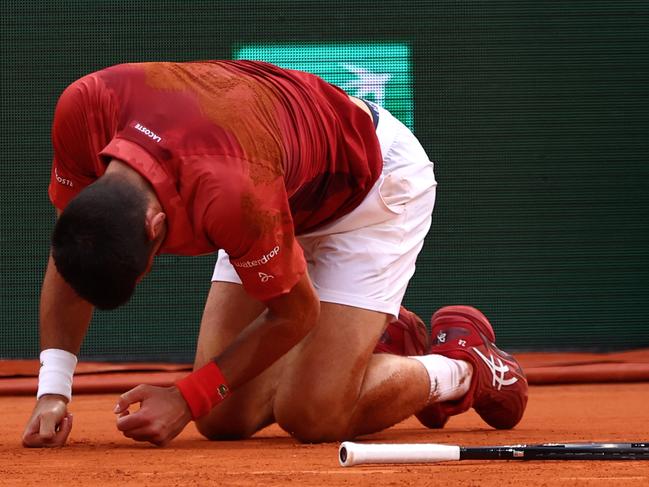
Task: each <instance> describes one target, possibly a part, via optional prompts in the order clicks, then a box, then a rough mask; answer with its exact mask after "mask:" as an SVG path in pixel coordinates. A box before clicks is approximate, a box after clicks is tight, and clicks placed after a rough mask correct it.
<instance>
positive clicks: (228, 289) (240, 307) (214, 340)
mask: <svg viewBox="0 0 649 487" xmlns="http://www.w3.org/2000/svg"><path fill="white" fill-rule="evenodd" d="M263 310H264V305H263V304H262V303H260V302H259V301H256V300H255V299H253V298H251V297H250V296H248V295H247V294H246V293H245V291H244V290H243V287H242V286H241V285H239V284H232V283H226V282H213V283H212V287H211V288H210V292H209V295H208V298H207V302H206V304H205V310H204V312H203V318H202V321H201V330H200V334H199V336H198V345H197V348H196V359H195V361H194V369H197V368H200V367H202V366H203V365H205V364H206V363H207V362H209V361H210V360H211V359H212V358H214V357H216V356H217V355H218V354H220V353H221V352H222V351H223V350H224V349H225V348H226V347H227V346H228V345H229V344H230V343H231V342H232V341H233V340H234V339H235V337H236V336H237V335H238V334H239V333H240V332H241V330H243V329H244V328H245V327H246V326H248V325H249V324H250V323H251V322H252V321H253V320H254V319H255V318H257V316H259V315H260V314H261V313H262V312H263ZM274 375H276V374H275V373H274V368H273V367H271V368H270V369H268V370H266V371H265V372H264V373H263V374H261V375H260V376H259V377H257V378H256V379H254V380H252V381H250V382H249V383H248V384H246V385H245V386H243V387H241V388H239V389H238V390H237V391H235V392H234V394H233V395H232V396H231V397H230V398H228V400H227V401H225V402H224V403H223V404H221V405H219V407H217V408H214V409H213V410H212V411H211V413H210V414H208V415H207V416H205V417H203V418H201V419H200V420H199V421H197V423H196V426H197V427H198V430H199V431H200V432H201V433H202V434H203V435H205V436H206V437H207V438H210V439H237V438H245V437H247V436H250V435H252V434H253V433H255V431H257V430H259V429H261V428H263V427H264V426H266V425H268V424H270V423H272V422H273V418H272V414H273V413H272V398H273V396H274V388H272V387H270V386H265V387H264V384H272V383H274V380H273V379H272V377H273V376H274Z"/></svg>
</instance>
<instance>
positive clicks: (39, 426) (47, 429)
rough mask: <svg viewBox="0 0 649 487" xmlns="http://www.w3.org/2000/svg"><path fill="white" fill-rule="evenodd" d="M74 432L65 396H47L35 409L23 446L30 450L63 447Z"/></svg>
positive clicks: (25, 433)
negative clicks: (72, 431) (71, 432)
mask: <svg viewBox="0 0 649 487" xmlns="http://www.w3.org/2000/svg"><path fill="white" fill-rule="evenodd" d="M71 430H72V415H71V414H70V413H68V407H67V401H66V399H65V398H64V397H63V396H58V395H55V394H47V395H45V396H42V397H41V398H40V399H39V400H38V401H37V402H36V406H35V407H34V412H33V413H32V416H31V418H29V421H28V422H27V426H26V427H25V431H24V432H23V446H26V447H30V448H41V447H55V446H63V445H64V444H65V442H66V440H67V439H68V435H69V434H70V431H71Z"/></svg>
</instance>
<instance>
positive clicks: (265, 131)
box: [49, 61, 382, 300]
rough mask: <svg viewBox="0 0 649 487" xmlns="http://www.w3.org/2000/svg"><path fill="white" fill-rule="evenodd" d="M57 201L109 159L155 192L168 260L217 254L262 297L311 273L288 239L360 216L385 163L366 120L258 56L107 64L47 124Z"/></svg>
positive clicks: (336, 94) (327, 91) (341, 96)
mask: <svg viewBox="0 0 649 487" xmlns="http://www.w3.org/2000/svg"><path fill="white" fill-rule="evenodd" d="M52 143H53V147H54V161H53V164H52V175H51V182H50V186H49V195H50V199H51V200H52V202H53V204H54V205H55V206H56V207H57V208H59V209H64V208H65V206H66V205H67V204H68V202H69V201H70V199H72V198H73V197H74V196H75V195H77V194H78V193H79V192H80V191H81V190H82V189H83V188H84V187H86V186H88V185H89V184H91V183H92V182H93V181H95V180H96V179H97V178H99V177H100V176H101V175H102V174H104V172H105V169H106V166H107V164H108V162H110V160H111V159H112V158H115V159H119V160H121V161H123V162H125V163H126V164H128V165H129V166H130V167H132V168H133V169H135V170H136V171H138V173H139V174H141V175H142V176H143V177H144V178H146V179H147V180H148V181H149V182H150V183H151V185H152V186H153V188H154V190H155V192H156V194H157V197H158V199H159V200H160V203H161V204H162V206H163V208H164V211H165V213H166V215H167V222H168V233H167V237H166V239H165V242H164V243H163V245H162V248H161V252H162V253H173V254H181V255H199V254H204V253H210V252H214V251H216V250H218V249H224V250H225V251H226V252H227V253H228V254H229V256H230V258H231V261H232V264H233V265H234V267H235V269H236V270H237V273H238V274H239V276H240V277H241V280H242V282H243V285H244V287H245V289H246V290H247V291H248V292H249V293H250V294H251V295H252V296H254V297H256V298H257V299H260V300H267V299H270V298H273V297H275V296H278V295H280V294H283V293H285V292H288V291H289V290H290V289H291V288H292V287H293V286H294V285H295V284H296V283H297V281H298V280H299V278H300V276H301V275H302V274H303V273H304V272H305V270H306V263H305V260H304V256H303V254H302V250H301V248H300V246H299V244H298V243H297V241H296V240H295V235H299V234H301V233H306V232H309V231H312V230H314V229H316V228H318V227H320V226H322V225H324V224H327V223H329V222H331V221H333V220H336V219H337V218H340V217H341V216H343V215H345V214H346V213H348V212H350V211H351V210H352V209H354V208H355V207H356V206H358V204H360V202H361V201H362V200H363V198H364V197H365V195H366V194H367V193H368V192H369V190H370V189H371V187H372V185H373V184H374V182H375V181H376V180H377V178H378V176H379V174H380V172H381V167H382V159H381V152H380V147H379V144H378V140H377V139H376V134H375V131H374V127H373V124H372V121H371V119H370V117H369V116H368V115H367V114H366V113H365V112H364V111H363V110H361V109H360V108H359V107H357V106H356V105H355V104H354V103H353V102H351V101H350V100H349V98H348V97H347V95H346V94H345V93H344V92H342V91H341V90H340V89H338V88H336V87H334V86H332V85H330V84H328V83H326V82H324V81H323V80H321V79H320V78H318V77H316V76H313V75H310V74H307V73H302V72H298V71H291V70H285V69H281V68H278V67H276V66H273V65H271V64H267V63H262V62H253V61H213V62H191V63H142V64H123V65H118V66H113V67H110V68H107V69H104V70H101V71H98V72H96V73H92V74H90V75H88V76H85V77H83V78H81V79H79V80H78V81H76V82H74V83H72V84H71V85H70V86H69V87H68V88H67V89H66V90H65V91H64V92H63V94H62V95H61V97H60V99H59V102H58V104H57V107H56V111H55V115H54V123H53V128H52Z"/></svg>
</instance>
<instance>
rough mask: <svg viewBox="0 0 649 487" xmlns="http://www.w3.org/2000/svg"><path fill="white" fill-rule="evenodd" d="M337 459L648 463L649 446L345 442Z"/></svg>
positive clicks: (350, 463) (349, 463) (352, 462)
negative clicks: (619, 461) (633, 461)
mask: <svg viewBox="0 0 649 487" xmlns="http://www.w3.org/2000/svg"><path fill="white" fill-rule="evenodd" d="M338 458H339V460H340V465H342V466H343V467H351V466H353V465H362V464H369V463H434V462H448V461H457V460H649V442H639V443H544V444H540V445H504V446H457V445H438V444H434V443H420V444H417V443H415V444H412V443H411V444H398V443H396V444H377V443H375V444H370V443H353V442H350V441H345V442H343V443H341V445H340V448H339V449H338Z"/></svg>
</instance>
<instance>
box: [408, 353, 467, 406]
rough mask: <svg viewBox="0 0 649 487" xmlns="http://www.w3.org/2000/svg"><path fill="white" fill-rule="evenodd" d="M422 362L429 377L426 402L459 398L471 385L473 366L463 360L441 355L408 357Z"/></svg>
mask: <svg viewBox="0 0 649 487" xmlns="http://www.w3.org/2000/svg"><path fill="white" fill-rule="evenodd" d="M408 358H412V359H415V360H417V361H419V362H421V363H422V364H423V366H424V367H425V368H426V371H427V372H428V377H429V378H430V394H429V396H428V403H427V404H431V403H433V402H444V401H453V400H455V399H461V398H462V396H464V395H465V394H466V393H467V392H469V387H470V386H471V377H472V376H473V366H472V365H471V364H470V363H469V362H465V361H464V360H454V359H452V358H448V357H444V356H443V355H435V354H433V355H421V356H416V357H408Z"/></svg>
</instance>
